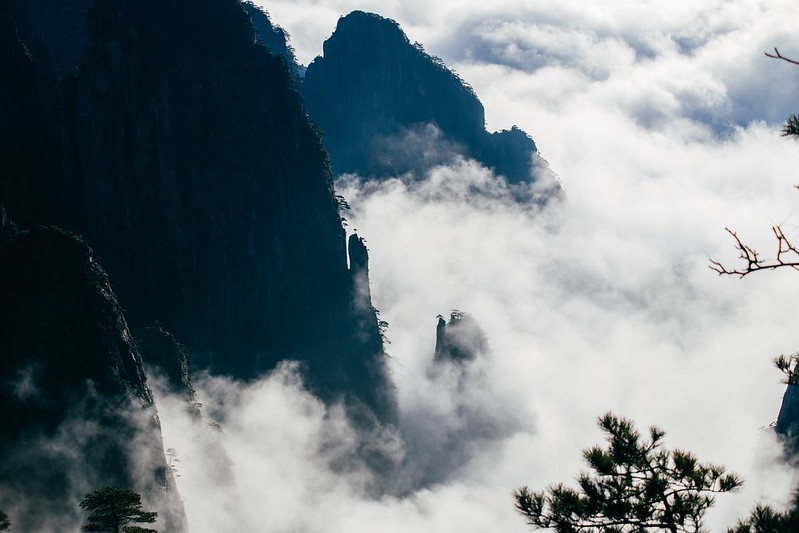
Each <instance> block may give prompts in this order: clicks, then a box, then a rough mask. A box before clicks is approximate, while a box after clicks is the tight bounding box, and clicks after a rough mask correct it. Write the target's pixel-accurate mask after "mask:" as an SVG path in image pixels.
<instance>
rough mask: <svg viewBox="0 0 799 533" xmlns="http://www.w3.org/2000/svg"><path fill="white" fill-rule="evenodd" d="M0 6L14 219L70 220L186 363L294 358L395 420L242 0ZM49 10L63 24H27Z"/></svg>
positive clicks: (315, 186) (317, 147)
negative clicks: (182, 349) (187, 357)
mask: <svg viewBox="0 0 799 533" xmlns="http://www.w3.org/2000/svg"><path fill="white" fill-rule="evenodd" d="M0 5H1V6H2V7H1V8H0V9H2V10H3V18H2V21H3V22H2V26H0V29H2V46H3V52H4V53H3V54H2V56H0V57H2V59H0V61H2V65H0V67H1V68H2V75H1V76H0V79H2V80H4V82H3V83H2V85H0V97H2V98H3V101H4V102H9V105H7V106H3V107H2V108H0V115H2V116H0V140H2V146H1V147H0V152H1V153H0V165H2V166H1V167H0V176H2V177H3V178H2V180H0V202H1V203H3V204H5V205H6V206H7V208H8V211H9V214H10V215H11V217H12V218H13V219H14V220H16V221H17V222H18V223H20V224H21V225H23V226H27V227H30V226H33V225H36V224H46V225H54V226H59V227H63V228H67V229H69V230H73V231H77V232H79V233H81V234H82V235H84V236H85V238H86V240H87V241H88V242H90V243H91V245H92V247H93V248H94V249H95V250H96V251H97V254H98V255H99V257H101V259H102V262H103V265H104V267H105V268H106V270H107V271H108V273H109V276H110V277H111V279H112V280H113V284H114V288H115V291H116V292H117V294H118V295H119V299H120V302H121V303H122V305H123V306H124V307H125V309H126V311H127V316H128V318H129V321H130V323H131V325H132V327H133V329H134V331H136V332H141V331H143V330H144V328H145V327H146V326H148V325H150V324H152V322H153V321H156V320H157V321H159V322H160V324H161V325H162V327H163V328H164V329H165V330H166V331H169V332H171V333H172V334H174V335H175V337H176V338H177V339H178V340H179V342H181V343H183V344H185V345H186V347H187V348H188V349H189V350H190V351H191V353H192V357H193V361H194V364H195V365H197V366H199V367H209V368H211V369H212V370H213V371H215V372H219V373H225V374H230V375H232V376H234V377H237V378H241V379H252V378H255V377H257V376H259V375H261V374H263V373H264V372H266V371H268V370H270V369H271V368H273V367H274V366H275V364H276V363H277V362H278V361H280V360H283V359H289V358H291V359H298V360H300V361H303V362H304V363H305V368H306V370H307V378H308V383H309V386H310V387H311V388H312V390H314V391H315V392H317V393H318V394H320V395H321V396H322V397H323V398H326V399H333V398H337V397H340V396H342V395H344V396H347V397H349V398H350V399H351V400H352V401H353V402H356V403H362V404H364V405H365V406H367V407H368V408H369V409H371V410H373V411H374V412H376V413H377V414H378V416H380V417H381V419H383V420H388V421H390V420H393V419H394V417H395V409H396V408H395V404H394V397H393V389H392V387H391V385H390V380H389V378H388V375H387V371H386V368H385V364H384V354H383V351H382V344H381V339H380V333H379V331H378V330H377V328H376V327H374V328H372V329H369V328H366V329H364V327H363V324H364V320H366V322H370V323H371V322H375V320H374V311H373V310H372V309H371V305H370V306H368V307H365V306H363V305H360V304H357V303H356V302H354V301H353V299H352V295H353V290H354V285H355V280H354V275H353V273H352V272H350V270H349V268H348V265H347V251H346V240H345V233H344V230H343V228H342V225H341V221H340V215H339V212H338V203H337V200H336V199H335V197H334V195H333V191H332V183H331V177H330V170H329V165H328V156H327V152H326V150H325V148H324V147H323V145H322V142H321V139H320V135H319V133H318V132H317V130H316V129H315V127H314V126H313V125H312V124H311V123H310V122H309V121H308V119H307V117H306V113H305V109H304V107H303V104H302V101H301V99H300V96H299V94H298V93H297V92H296V90H295V89H294V81H293V79H292V76H291V73H290V72H289V69H288V67H287V62H286V61H285V60H284V59H283V58H280V57H276V56H274V55H272V54H270V53H269V52H268V51H267V50H266V49H265V47H264V45H263V42H262V40H259V39H256V37H255V30H254V27H253V19H255V24H256V25H258V24H261V23H262V22H263V19H261V18H259V17H258V14H257V13H256V14H255V15H254V16H253V15H251V13H253V11H252V8H251V6H250V7H246V6H243V5H242V4H241V3H239V2H238V1H237V0H209V1H204V2H201V3H196V2H190V1H188V0H174V1H170V2H163V1H159V0H143V1H140V2H137V3H135V5H134V4H132V3H129V2H125V1H122V0H98V1H94V2H89V1H88V0H86V1H85V2H80V1H74V2H67V3H60V2H55V1H54V0H50V1H49V2H48V1H45V0H36V1H34V2H29V1H28V0H24V1H23V0H2V3H0ZM56 6H57V10H58V12H59V13H61V15H62V16H63V18H64V20H65V21H68V22H69V23H68V24H65V25H64V26H63V27H62V26H59V25H58V24H55V23H54V24H49V23H48V24H39V23H38V22H39V17H40V16H42V12H43V11H46V8H47V7H49V8H50V9H56ZM259 13H260V12H259ZM84 14H85V16H84ZM49 17H50V18H52V15H49ZM264 18H265V17H264ZM48 20H49V19H48ZM65 43H66V44H65ZM286 50H288V49H286ZM287 53H288V52H287ZM11 79H13V80H15V81H14V83H11V82H9V81H8V80H11ZM363 313H366V314H367V316H365V317H364V316H363ZM370 316H371V317H372V318H371V319H370V318H369V317H370Z"/></svg>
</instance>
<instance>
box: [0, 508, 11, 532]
mask: <svg viewBox="0 0 799 533" xmlns="http://www.w3.org/2000/svg"><path fill="white" fill-rule="evenodd" d="M10 527H11V520H9V519H8V515H7V514H5V513H4V512H3V511H0V531H5V530H7V529H9V528H10Z"/></svg>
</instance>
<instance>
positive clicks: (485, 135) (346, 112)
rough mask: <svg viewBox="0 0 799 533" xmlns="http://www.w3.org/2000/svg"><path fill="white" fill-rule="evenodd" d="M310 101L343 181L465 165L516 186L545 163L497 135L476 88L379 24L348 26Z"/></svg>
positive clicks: (328, 53)
mask: <svg viewBox="0 0 799 533" xmlns="http://www.w3.org/2000/svg"><path fill="white" fill-rule="evenodd" d="M302 92H303V97H304V99H305V102H306V104H307V105H308V111H309V113H310V116H311V118H313V120H315V121H316V122H317V123H318V124H319V126H320V127H321V129H322V131H323V132H324V135H325V144H326V145H327V147H328V149H329V150H330V154H331V157H332V160H333V169H334V171H335V173H343V172H356V173H359V174H362V175H367V176H372V175H374V176H378V177H380V176H396V175H398V174H402V173H405V172H408V171H413V172H416V173H417V174H418V173H420V172H422V171H424V170H425V169H426V168H429V167H430V166H431V165H434V164H442V163H448V162H450V161H451V160H452V159H453V158H454V157H456V156H465V157H469V158H473V159H476V160H478V161H480V162H481V163H483V164H484V165H485V166H487V167H490V168H493V169H494V170H495V172H496V173H498V174H501V175H503V176H505V177H506V178H507V179H508V180H509V181H510V182H512V183H515V182H529V181H531V180H533V176H534V174H535V166H536V165H537V164H539V163H540V162H541V161H542V160H541V159H540V157H539V156H538V154H537V152H536V146H535V143H534V142H533V140H532V139H531V138H530V137H529V136H528V135H527V134H526V133H524V132H523V131H522V130H520V129H518V128H516V127H515V126H514V127H513V128H512V129H511V130H503V131H500V132H496V133H489V132H487V131H486V129H485V111H484V109H483V106H482V104H481V103H480V101H479V100H478V98H477V95H476V94H475V93H474V91H473V90H472V89H471V87H469V86H468V85H467V84H466V83H465V82H464V81H463V80H462V79H461V78H460V77H459V76H458V75H457V74H455V73H454V72H452V71H451V70H449V69H447V67H446V66H445V65H444V64H443V62H442V61H441V60H440V59H438V58H436V57H432V56H430V55H429V54H427V53H426V52H425V51H424V49H423V48H422V46H421V45H420V44H418V43H417V44H412V43H411V42H410V41H409V40H408V38H407V36H406V35H405V34H404V33H403V31H402V30H401V29H400V27H399V25H398V24H397V23H396V22H395V21H393V20H391V19H386V18H383V17H380V16H379V15H375V14H372V13H364V12H362V11H354V12H352V13H350V14H349V15H347V16H345V17H342V18H341V19H339V21H338V25H337V26H336V31H335V32H334V33H333V35H332V36H331V37H330V38H329V39H328V40H327V41H325V43H324V54H323V56H321V57H317V58H316V59H314V61H313V62H312V63H311V64H310V65H308V69H307V72H306V74H305V78H304V81H303V84H302ZM555 189H556V188H555ZM555 189H553V191H554V190H555Z"/></svg>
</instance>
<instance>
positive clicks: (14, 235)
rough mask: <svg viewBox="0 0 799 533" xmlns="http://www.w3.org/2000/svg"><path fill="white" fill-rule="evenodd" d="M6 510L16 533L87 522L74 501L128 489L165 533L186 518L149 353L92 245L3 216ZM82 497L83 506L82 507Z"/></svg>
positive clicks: (0, 298) (2, 475)
mask: <svg viewBox="0 0 799 533" xmlns="http://www.w3.org/2000/svg"><path fill="white" fill-rule="evenodd" d="M0 354H2V357H1V358H0V383H2V384H3V386H2V387H0V411H1V412H2V413H3V431H2V432H0V450H2V453H0V480H2V483H0V506H2V507H3V508H4V509H8V510H10V511H11V515H12V519H13V523H14V527H15V528H16V529H17V530H19V531H55V530H62V529H65V528H66V529H68V528H69V527H72V526H78V525H80V523H81V521H82V516H81V514H80V512H79V511H80V509H79V508H78V506H77V501H79V500H80V498H81V497H82V496H83V495H84V494H86V493H88V492H89V491H91V490H94V489H96V488H99V487H101V486H106V485H115V486H121V487H130V488H134V489H135V490H137V491H139V492H140V493H141V494H142V495H143V497H144V501H145V502H146V503H147V504H148V505H149V506H150V507H151V508H153V509H157V510H158V512H159V517H160V519H159V524H160V526H161V527H163V528H166V530H168V531H184V530H185V518H184V516H183V506H182V504H181V502H180V498H179V497H178V495H177V494H176V491H175V487H174V480H173V479H172V473H171V471H170V470H169V469H167V467H166V461H165V458H164V450H163V447H162V443H161V430H160V424H159V421H158V416H157V413H156V409H155V405H154V402H153V397H152V394H151V392H150V390H149V389H148V387H147V385H146V382H145V377H144V370H143V367H142V360H141V357H140V355H139V353H138V351H137V350H136V346H135V343H134V341H133V337H132V335H131V333H130V330H129V329H128V326H127V323H126V321H125V318H124V316H123V313H122V310H121V308H120V306H119V304H118V302H117V299H116V296H115V295H114V293H113V291H112V290H111V287H110V285H109V282H108V278H107V276H106V274H105V272H104V271H103V269H102V268H101V267H100V266H99V264H98V263H97V262H96V260H95V258H94V256H93V253H92V251H91V249H90V248H89V247H88V246H87V245H86V243H85V242H84V241H83V240H82V239H81V238H80V237H78V236H77V235H74V234H70V233H67V232H64V231H62V230H59V229H57V228H50V227H42V226H38V227H36V228H34V229H33V230H31V231H17V229H16V227H15V226H14V225H13V224H12V223H11V222H9V221H8V219H7V218H6V216H5V212H4V211H3V210H2V209H0ZM76 500H77V501H76Z"/></svg>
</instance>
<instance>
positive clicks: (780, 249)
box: [709, 226, 799, 277]
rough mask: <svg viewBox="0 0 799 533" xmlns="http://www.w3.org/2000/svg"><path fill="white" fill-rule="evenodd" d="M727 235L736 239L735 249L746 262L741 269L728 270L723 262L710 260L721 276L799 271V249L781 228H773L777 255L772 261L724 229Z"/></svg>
mask: <svg viewBox="0 0 799 533" xmlns="http://www.w3.org/2000/svg"><path fill="white" fill-rule="evenodd" d="M724 229H725V230H726V231H727V233H729V234H730V235H732V238H733V239H735V248H736V249H737V250H738V251H739V252H740V256H739V257H740V258H741V259H742V260H743V262H744V266H743V267H741V268H732V269H731V268H727V267H726V266H724V265H723V264H722V263H721V262H719V261H716V260H714V259H711V260H710V265H709V266H710V269H711V270H713V271H715V272H718V273H719V275H721V274H728V275H736V276H740V277H744V276H746V275H747V274H751V273H752V272H757V271H758V270H775V269H777V268H781V267H789V268H793V269H794V270H799V249H797V248H796V247H795V246H794V244H793V243H792V242H791V241H790V240H789V239H788V237H787V236H786V235H785V232H784V231H783V230H782V227H780V226H773V227H772V228H771V231H773V232H774V238H775V239H777V254H776V256H775V257H774V259H773V260H772V261H767V260H765V259H763V258H762V257H761V256H760V254H759V253H758V252H756V251H755V250H754V249H753V248H752V247H751V246H749V245H747V244H744V243H743V241H741V238H740V237H738V234H737V233H735V232H734V231H732V230H731V229H729V228H724Z"/></svg>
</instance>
